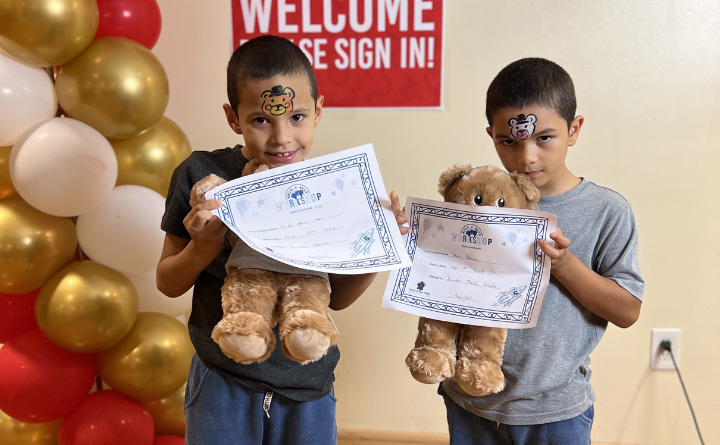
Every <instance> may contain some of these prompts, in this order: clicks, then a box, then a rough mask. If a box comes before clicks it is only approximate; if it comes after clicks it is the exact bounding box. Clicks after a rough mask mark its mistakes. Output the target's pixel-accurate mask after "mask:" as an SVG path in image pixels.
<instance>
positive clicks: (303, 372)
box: [161, 145, 340, 401]
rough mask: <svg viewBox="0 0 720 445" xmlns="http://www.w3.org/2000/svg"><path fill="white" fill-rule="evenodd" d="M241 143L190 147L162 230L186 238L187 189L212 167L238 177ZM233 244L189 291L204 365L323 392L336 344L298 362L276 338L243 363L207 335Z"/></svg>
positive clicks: (293, 390) (296, 392)
mask: <svg viewBox="0 0 720 445" xmlns="http://www.w3.org/2000/svg"><path fill="white" fill-rule="evenodd" d="M240 149H241V147H240V146H239V145H237V146H235V147H233V148H225V149H221V150H215V151H212V152H207V151H196V152H193V153H192V154H191V155H190V156H189V157H188V158H187V159H186V160H185V161H183V163H182V164H180V165H179V166H178V167H177V168H176V169H175V172H174V173H173V176H172V180H171V182H170V189H169V192H168V197H167V200H166V202H165V215H164V216H163V219H162V225H161V227H162V230H164V231H165V232H166V233H169V234H171V235H175V236H179V237H181V238H185V239H190V235H189V234H188V232H187V230H186V229H185V226H184V225H183V219H184V218H185V216H187V214H188V213H189V212H190V210H191V207H190V189H191V188H192V186H193V185H194V184H195V183H196V182H197V181H199V180H201V179H203V178H204V177H206V176H207V175H209V174H211V173H214V174H216V175H218V176H220V177H221V178H223V179H226V180H228V181H230V180H233V179H236V178H239V177H240V176H241V175H242V169H243V167H245V164H246V163H247V162H248V161H247V159H245V158H244V157H243V155H242V153H241V151H240ZM231 250H232V248H231V246H230V244H229V243H226V245H225V249H224V250H223V252H222V253H221V254H220V255H218V256H217V258H215V259H214V260H213V262H212V263H210V265H209V266H208V267H207V268H205V270H204V271H202V272H201V273H200V276H199V277H198V279H197V281H196V282H195V289H194V291H193V302H192V314H191V315H190V320H189V321H188V330H189V332H190V339H191V340H192V343H193V346H195V350H196V352H197V355H198V357H200V358H201V359H202V360H203V361H204V362H205V363H206V364H207V365H208V366H211V367H213V368H215V369H217V370H220V371H221V372H225V373H227V374H229V375H231V376H233V377H235V378H236V379H237V380H238V381H239V382H240V383H241V384H243V385H245V386H246V387H248V388H250V389H251V390H254V391H258V392H265V391H276V392H278V393H280V394H282V395H284V396H286V397H288V398H290V399H293V400H297V401H311V400H317V399H320V398H322V397H325V396H326V395H327V394H328V393H329V392H330V389H331V387H332V383H333V381H334V380H335V376H334V374H333V372H334V370H335V366H336V365H337V363H338V360H340V351H339V350H338V348H337V346H333V347H331V348H330V350H329V351H328V353H327V354H326V355H325V356H324V357H323V358H321V359H320V360H318V361H316V362H313V363H308V364H307V365H300V364H299V363H296V362H294V361H291V360H290V359H288V358H287V357H285V355H284V354H283V353H282V350H281V346H280V340H279V339H278V338H277V336H278V333H277V328H276V329H275V337H276V339H277V346H276V348H275V350H274V351H273V353H272V355H271V356H270V358H268V359H267V360H266V361H264V362H262V363H254V364H251V365H241V364H239V363H236V362H235V361H233V360H232V359H230V358H228V357H227V356H225V354H223V353H222V351H221V350H220V347H219V346H218V345H217V344H216V343H215V342H214V341H213V339H212V338H211V337H210V335H211V333H212V330H213V328H214V327H215V325H216V324H217V323H218V322H219V321H220V319H221V318H222V315H223V311H222V306H221V296H220V289H221V287H222V285H223V280H224V279H225V275H226V272H225V263H226V262H227V260H228V257H229V256H230V252H231Z"/></svg>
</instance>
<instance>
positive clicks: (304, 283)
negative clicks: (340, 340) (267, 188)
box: [190, 159, 337, 364]
mask: <svg viewBox="0 0 720 445" xmlns="http://www.w3.org/2000/svg"><path fill="white" fill-rule="evenodd" d="M267 169H268V168H267V166H266V165H264V164H263V165H258V162H257V161H256V160H254V159H252V160H250V162H248V164H247V165H246V166H245V168H244V169H243V172H242V175H243V176H245V175H247V174H250V173H256V172H260V171H264V170H267ZM225 182H226V181H225V180H224V179H222V178H220V177H218V176H215V175H209V176H207V177H205V178H203V179H201V180H200V181H198V182H197V183H196V184H195V185H194V186H193V188H192V191H191V193H190V205H191V206H193V207H194V206H195V205H197V204H198V203H200V202H203V201H204V200H205V193H206V192H208V191H210V190H212V189H213V188H215V187H217V186H219V185H220V184H223V183H225ZM228 238H229V239H230V242H231V244H233V252H235V250H236V249H238V248H244V249H250V248H249V247H247V245H245V243H243V242H242V241H241V240H240V241H238V237H237V235H235V233H233V232H232V231H228ZM232 258H233V255H232V254H231V255H230V260H228V265H227V266H226V268H227V276H226V277H225V283H224V284H223V287H222V308H223V318H222V319H221V320H220V322H218V324H217V325H216V326H215V328H214V329H213V332H212V338H213V340H214V341H215V342H216V343H217V344H218V345H219V346H220V349H222V351H223V353H224V354H225V355H226V356H228V357H230V358H231V359H233V360H235V361H236V362H238V363H242V364H249V363H256V362H262V361H264V360H266V359H267V358H268V357H270V355H271V354H272V351H273V350H274V349H275V343H276V342H275V334H274V333H273V330H272V329H273V327H275V325H276V324H278V323H280V328H279V336H280V342H281V345H282V350H283V353H284V354H285V355H286V356H287V357H288V358H289V359H291V360H294V361H296V362H299V363H301V364H306V363H310V362H313V361H316V360H319V359H320V358H321V357H323V356H324V355H325V354H326V353H327V351H328V348H330V346H333V345H335V344H336V343H337V331H336V330H335V327H334V325H333V324H332V322H331V321H330V320H329V317H328V304H329V303H330V284H329V282H328V280H327V275H325V277H324V278H323V277H321V276H318V275H312V274H306V273H281V272H274V271H269V270H261V269H247V268H242V269H240V268H236V267H233V266H232V265H231V260H232ZM263 261H266V262H267V261H272V262H274V261H275V260H273V259H271V258H267V257H265V258H263ZM281 268H282V269H283V270H284V269H293V268H292V266H286V265H281ZM295 269H296V268H295Z"/></svg>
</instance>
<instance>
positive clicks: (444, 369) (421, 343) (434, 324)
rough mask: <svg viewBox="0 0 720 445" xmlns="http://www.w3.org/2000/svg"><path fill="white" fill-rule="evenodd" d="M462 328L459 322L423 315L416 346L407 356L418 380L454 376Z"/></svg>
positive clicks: (437, 380) (441, 378) (411, 369)
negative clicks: (431, 318)
mask: <svg viewBox="0 0 720 445" xmlns="http://www.w3.org/2000/svg"><path fill="white" fill-rule="evenodd" d="M459 330H460V325H459V324H456V323H449V322H447V321H439V320H430V319H429V318H423V317H420V322H419V323H418V336H417V339H416V340H415V348H414V349H413V350H412V351H410V354H408V356H407V358H406V359H405V363H406V364H407V366H408V368H410V373H411V374H412V376H413V377H415V380H417V381H418V382H421V383H440V382H442V381H443V380H445V379H449V378H452V376H453V374H454V373H455V347H456V346H455V342H456V341H457V335H458V331H459Z"/></svg>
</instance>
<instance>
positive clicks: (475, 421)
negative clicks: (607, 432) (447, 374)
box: [438, 384, 595, 445]
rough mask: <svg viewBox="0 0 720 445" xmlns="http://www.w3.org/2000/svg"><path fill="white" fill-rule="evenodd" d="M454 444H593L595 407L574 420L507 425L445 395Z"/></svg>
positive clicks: (440, 391) (451, 442)
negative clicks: (484, 417)
mask: <svg viewBox="0 0 720 445" xmlns="http://www.w3.org/2000/svg"><path fill="white" fill-rule="evenodd" d="M438 394H440V395H442V396H443V399H445V408H446V409H447V420H448V429H449V430H450V445H475V444H477V445H590V429H591V428H592V423H593V416H594V413H595V412H594V410H593V407H592V406H590V408H588V409H587V411H585V412H584V413H582V414H580V415H579V416H577V417H573V418H572V419H567V420H562V421H560V422H552V423H544V424H540V425H505V424H504V423H501V424H498V423H497V422H493V421H491V420H487V419H483V418H482V417H479V416H476V415H475V414H472V413H471V412H469V411H466V410H465V409H463V408H461V407H460V405H458V404H457V403H455V402H453V400H452V399H451V398H450V397H448V395H447V394H445V391H443V390H442V384H441V387H440V389H438Z"/></svg>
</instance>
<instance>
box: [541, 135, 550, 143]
mask: <svg viewBox="0 0 720 445" xmlns="http://www.w3.org/2000/svg"><path fill="white" fill-rule="evenodd" d="M550 139H552V136H540V137H539V138H538V140H539V141H540V142H548V141H549V140H550Z"/></svg>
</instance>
